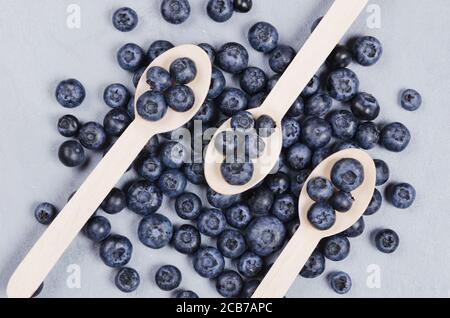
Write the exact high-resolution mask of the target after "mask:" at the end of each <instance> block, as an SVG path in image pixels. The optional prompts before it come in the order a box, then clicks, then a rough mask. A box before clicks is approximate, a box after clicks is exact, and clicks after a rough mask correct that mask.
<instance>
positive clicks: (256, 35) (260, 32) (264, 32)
mask: <svg viewBox="0 0 450 318" xmlns="http://www.w3.org/2000/svg"><path fill="white" fill-rule="evenodd" d="M248 41H249V42H250V45H251V46H252V48H254V49H255V50H256V51H259V52H262V53H270V52H272V51H273V50H274V49H275V48H276V47H277V46H278V31H277V29H276V28H275V27H274V26H273V25H271V24H270V23H267V22H258V23H256V24H255V25H253V26H252V27H251V28H250V30H249V31H248Z"/></svg>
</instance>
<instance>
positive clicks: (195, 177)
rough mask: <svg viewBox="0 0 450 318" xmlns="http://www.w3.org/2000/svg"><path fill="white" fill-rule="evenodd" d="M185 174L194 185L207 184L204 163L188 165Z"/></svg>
mask: <svg viewBox="0 0 450 318" xmlns="http://www.w3.org/2000/svg"><path fill="white" fill-rule="evenodd" d="M183 172H184V175H185V176H186V178H187V179H188V181H189V182H190V183H192V184H196V185H202V184H205V182H206V180H205V175H204V171H203V164H202V163H188V164H186V165H185V166H184V168H183Z"/></svg>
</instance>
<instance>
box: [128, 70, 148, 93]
mask: <svg viewBox="0 0 450 318" xmlns="http://www.w3.org/2000/svg"><path fill="white" fill-rule="evenodd" d="M146 69H147V67H145V66H142V67H140V68H139V69H138V70H137V71H135V72H134V73H133V77H132V78H131V81H132V82H133V86H134V87H135V88H137V87H138V85H139V82H140V80H141V78H142V75H144V72H145V70H146Z"/></svg>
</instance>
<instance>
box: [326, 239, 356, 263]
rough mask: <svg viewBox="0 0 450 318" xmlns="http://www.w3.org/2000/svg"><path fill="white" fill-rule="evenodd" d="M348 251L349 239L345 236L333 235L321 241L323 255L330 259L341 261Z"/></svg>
mask: <svg viewBox="0 0 450 318" xmlns="http://www.w3.org/2000/svg"><path fill="white" fill-rule="evenodd" d="M349 253H350V241H349V240H348V238H346V237H345V236H341V235H334V236H331V237H328V238H326V239H325V240H324V242H323V255H324V256H325V257H326V258H328V259H329V260H331V261H335V262H338V261H342V260H343V259H345V258H346V257H347V256H348V254H349Z"/></svg>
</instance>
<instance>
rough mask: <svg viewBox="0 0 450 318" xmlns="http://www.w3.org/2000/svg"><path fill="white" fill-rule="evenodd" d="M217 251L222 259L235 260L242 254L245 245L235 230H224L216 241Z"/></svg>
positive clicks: (243, 239) (240, 235) (241, 236)
mask: <svg viewBox="0 0 450 318" xmlns="http://www.w3.org/2000/svg"><path fill="white" fill-rule="evenodd" d="M217 249H218V250H219V251H220V252H221V253H222V255H223V256H224V257H227V258H231V259H235V258H238V257H240V256H241V255H242V254H244V252H245V251H246V249H247V245H246V243H245V238H244V236H243V235H242V234H241V232H239V231H236V230H225V231H223V232H222V233H221V234H220V235H219V238H218V239H217Z"/></svg>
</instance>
